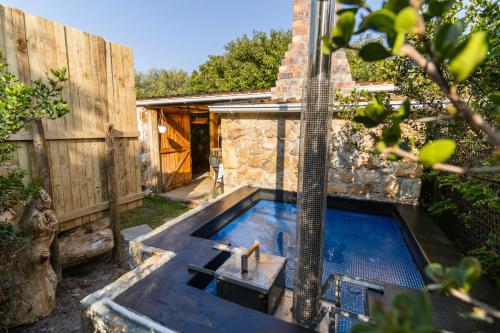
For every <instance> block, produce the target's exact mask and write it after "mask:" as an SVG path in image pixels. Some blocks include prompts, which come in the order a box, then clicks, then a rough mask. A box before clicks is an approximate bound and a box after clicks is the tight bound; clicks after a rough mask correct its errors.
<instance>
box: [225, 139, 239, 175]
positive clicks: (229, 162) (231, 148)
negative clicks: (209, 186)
mask: <svg viewBox="0 0 500 333" xmlns="http://www.w3.org/2000/svg"><path fill="white" fill-rule="evenodd" d="M236 148H237V146H236V144H235V143H234V142H230V141H228V142H224V143H223V144H222V163H223V164H224V169H236V168H237V167H238V156H237V150H236Z"/></svg>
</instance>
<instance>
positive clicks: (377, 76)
mask: <svg viewBox="0 0 500 333" xmlns="http://www.w3.org/2000/svg"><path fill="white" fill-rule="evenodd" d="M381 41H382V40H381V39H380V38H375V37H373V36H372V35H371V34H365V35H362V36H360V37H359V39H357V40H356V41H354V42H353V45H354V47H356V48H361V46H362V45H365V44H368V43H373V42H378V43H379V42H381ZM345 53H346V56H347V60H348V62H349V68H350V70H351V75H352V79H353V80H354V81H372V82H373V81H394V80H395V75H396V71H395V63H394V59H392V58H388V59H383V60H380V61H372V62H367V61H364V60H363V59H361V58H360V57H358V54H357V52H356V51H355V50H352V49H347V50H345Z"/></svg>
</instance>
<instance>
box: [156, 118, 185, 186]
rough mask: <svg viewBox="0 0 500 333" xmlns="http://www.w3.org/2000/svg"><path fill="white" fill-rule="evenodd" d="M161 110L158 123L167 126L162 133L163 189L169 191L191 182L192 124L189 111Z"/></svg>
mask: <svg viewBox="0 0 500 333" xmlns="http://www.w3.org/2000/svg"><path fill="white" fill-rule="evenodd" d="M160 112H163V116H162V115H161V114H159V115H160V117H159V120H158V123H159V124H160V125H164V126H166V127H167V131H166V132H165V133H164V134H160V160H161V172H162V177H161V179H162V190H163V192H167V191H170V190H172V189H174V188H176V187H180V186H183V185H186V184H188V183H190V182H191V177H192V175H191V144H190V133H191V126H190V123H189V113H188V112H179V111H176V112H170V111H160Z"/></svg>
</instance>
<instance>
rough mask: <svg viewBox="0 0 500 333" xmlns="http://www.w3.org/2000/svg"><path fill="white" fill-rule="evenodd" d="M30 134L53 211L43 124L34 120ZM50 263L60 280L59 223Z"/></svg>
mask: <svg viewBox="0 0 500 333" xmlns="http://www.w3.org/2000/svg"><path fill="white" fill-rule="evenodd" d="M31 133H32V135H33V146H34V149H35V159H36V164H37V168H38V173H39V174H40V177H41V179H42V182H43V184H42V187H43V189H44V190H45V192H47V194H48V195H49V196H50V199H51V201H52V204H51V209H52V210H54V206H55V205H54V197H53V196H52V179H51V178H50V166H49V158H48V154H47V143H46V141H45V133H44V131H43V124H42V121H41V120H40V119H35V120H33V121H32V122H31ZM50 252H51V253H50V263H51V265H52V269H53V270H54V272H55V273H56V274H57V278H58V280H62V269H61V253H60V249H59V223H58V224H57V229H56V233H55V236H54V240H53V241H52V244H51V245H50Z"/></svg>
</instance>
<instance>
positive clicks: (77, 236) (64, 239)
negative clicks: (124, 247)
mask: <svg viewBox="0 0 500 333" xmlns="http://www.w3.org/2000/svg"><path fill="white" fill-rule="evenodd" d="M59 242H60V248H61V265H62V266H63V267H68V266H73V265H76V264H79V263H82V262H84V261H86V260H88V259H90V258H93V257H96V256H99V255H101V254H104V253H107V252H110V251H111V250H112V249H113V245H114V242H113V231H112V230H111V228H110V221H109V219H108V218H105V219H102V220H99V221H96V222H93V223H90V224H87V225H84V226H81V227H78V228H76V229H73V230H71V231H68V232H64V233H63V234H61V236H60V238H59Z"/></svg>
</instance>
